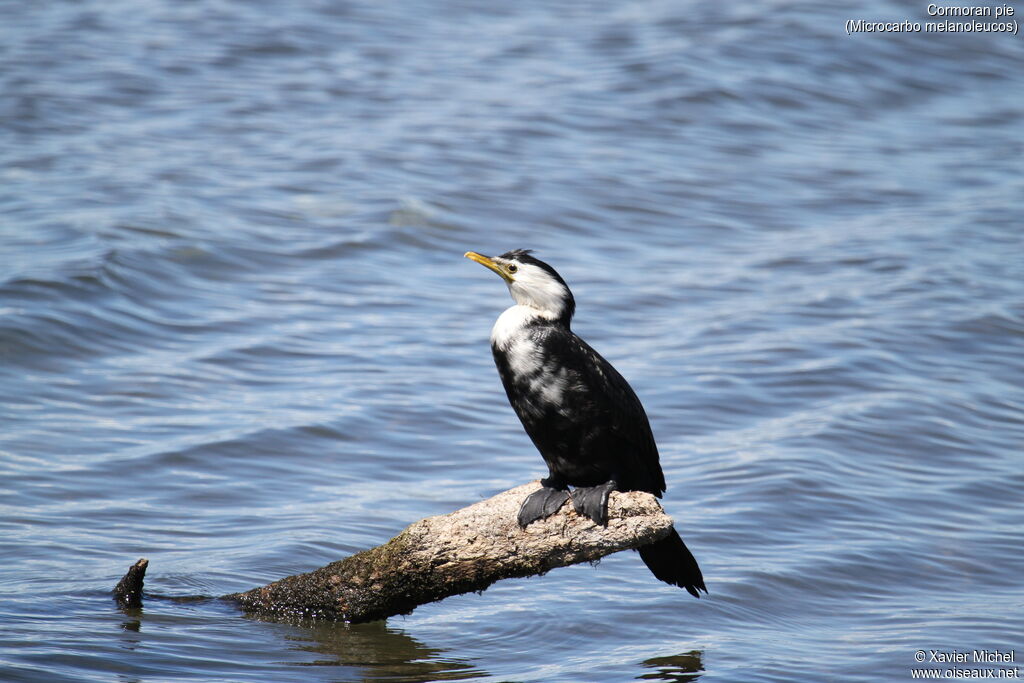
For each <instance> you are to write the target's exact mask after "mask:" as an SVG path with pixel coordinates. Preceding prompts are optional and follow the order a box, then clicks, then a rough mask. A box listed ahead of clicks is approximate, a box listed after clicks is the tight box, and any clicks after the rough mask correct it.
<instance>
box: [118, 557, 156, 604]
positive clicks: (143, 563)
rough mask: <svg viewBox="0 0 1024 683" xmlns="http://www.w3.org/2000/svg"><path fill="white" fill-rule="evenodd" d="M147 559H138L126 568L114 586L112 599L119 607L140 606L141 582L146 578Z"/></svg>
mask: <svg viewBox="0 0 1024 683" xmlns="http://www.w3.org/2000/svg"><path fill="white" fill-rule="evenodd" d="M148 566H149V560H147V559H146V558H144V557H143V558H142V559H140V560H139V561H138V562H136V563H135V564H133V565H132V566H131V567H129V568H128V573H126V574H125V575H124V576H123V577H122V578H121V580H120V581H119V582H118V583H117V585H116V586H115V587H114V599H115V600H117V605H118V607H120V608H121V609H135V608H137V607H142V584H143V581H144V579H145V578H146V567H148Z"/></svg>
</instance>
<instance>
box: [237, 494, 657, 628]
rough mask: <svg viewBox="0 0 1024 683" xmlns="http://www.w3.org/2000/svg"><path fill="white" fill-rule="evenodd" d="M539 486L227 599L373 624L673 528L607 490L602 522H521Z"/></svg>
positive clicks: (639, 498)
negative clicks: (519, 515)
mask: <svg viewBox="0 0 1024 683" xmlns="http://www.w3.org/2000/svg"><path fill="white" fill-rule="evenodd" d="M538 487H539V483H538V482H532V483H530V484H524V485H523V486H517V487H516V488H514V489H511V490H509V491H505V492H503V493H499V494H498V495H496V496H494V497H492V498H488V499H487V500H482V501H480V502H479V503H475V504H473V505H470V506H469V507H465V508H462V509H461V510H456V511H455V512H452V513H450V514H447V515H439V516H437V517H428V518H426V519H423V520H420V521H419V522H416V523H414V524H412V525H410V526H409V527H407V528H406V529H405V530H404V531H403V532H402V533H400V534H399V535H398V536H396V537H395V538H393V539H391V540H390V541H388V542H387V543H385V544H384V545H382V546H378V547H376V548H372V549H370V550H365V551H363V552H361V553H358V554H356V555H353V556H351V557H348V558H346V559H344V560H339V561H338V562H332V563H331V564H329V565H327V566H325V567H321V568H320V569H317V570H315V571H312V572H309V573H307V574H297V575H295V576H289V577H288V578H284V579H281V580H280V581H275V582H273V583H271V584H269V585H266V586H263V587H261V588H254V589H253V590H250V591H246V592H244V593H234V594H232V595H226V596H224V598H225V599H227V600H234V601H237V602H238V603H239V604H241V606H242V607H243V608H244V609H245V610H246V611H247V612H249V613H252V614H254V615H256V616H260V615H264V616H275V617H315V618H327V619H340V620H344V621H349V622H364V621H373V620H376V619H384V618H386V617H389V616H393V615H396V614H408V613H409V612H411V611H412V610H413V609H414V608H415V607H417V606H419V605H422V604H425V603H428V602H434V601H435V600H440V599H442V598H446V597H448V596H450V595H458V594H459V593H468V592H470V591H482V590H484V589H485V588H487V587H488V586H490V585H491V584H492V583H494V582H495V581H498V580H499V579H506V578H511V577H521V576H532V575H534V574H543V573H544V572H547V571H548V570H550V569H554V568H555V567H564V566H567V565H570V564H575V563H578V562H590V561H594V560H597V559H599V558H601V557H604V556H605V555H609V554H611V553H614V552H618V551H620V550H625V549H627V548H639V547H640V546H643V545H647V544H648V543H652V542H654V541H657V540H660V539H662V538H664V537H665V536H667V535H668V533H669V531H670V530H671V528H672V519H671V518H670V517H669V516H668V515H666V514H665V512H664V510H662V509H661V505H659V504H658V501H657V499H655V497H654V496H652V495H651V494H649V493H644V492H641V491H630V492H628V493H620V492H613V493H612V494H611V497H610V500H609V503H608V525H607V526H606V527H600V526H597V525H596V524H594V523H593V522H592V521H590V520H589V519H588V518H586V517H582V516H580V515H577V514H576V512H575V511H574V510H573V508H572V505H563V506H562V509H561V510H559V511H558V512H557V513H556V514H554V515H552V516H551V517H549V518H547V519H545V520H541V521H538V522H534V523H533V524H531V525H530V526H528V527H527V528H526V529H521V528H519V525H518V524H517V522H516V514H517V512H518V511H519V506H520V505H521V504H522V502H523V500H524V499H525V498H526V496H527V495H529V494H530V493H532V492H533V491H534V490H536V489H537V488H538Z"/></svg>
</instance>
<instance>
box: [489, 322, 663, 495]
mask: <svg viewBox="0 0 1024 683" xmlns="http://www.w3.org/2000/svg"><path fill="white" fill-rule="evenodd" d="M529 333H530V336H531V340H532V341H533V343H534V344H536V348H537V349H538V350H539V352H540V354H541V358H542V366H543V368H544V371H543V372H542V373H538V374H537V375H534V376H531V377H526V378H523V377H520V378H516V377H514V376H513V375H512V374H511V372H510V369H509V367H508V365H507V362H506V360H505V359H504V358H503V357H502V355H501V354H499V353H497V352H496V353H495V361H496V362H497V365H498V372H499V374H500V375H501V378H502V382H503V383H504V385H505V391H506V393H507V394H508V398H509V402H510V403H511V404H512V407H513V408H514V409H515V411H516V414H517V415H518V416H519V419H520V420H521V421H522V423H523V426H524V427H525V428H526V432H527V434H529V436H530V438H531V439H532V440H533V443H534V444H535V445H536V446H537V449H538V450H539V451H540V452H541V455H543V456H544V460H545V461H546V462H547V464H548V467H549V469H550V470H551V473H552V475H559V476H561V477H563V478H564V479H565V480H566V482H567V483H569V484H572V485H574V486H595V485H598V484H602V483H604V482H606V481H608V480H609V479H612V478H614V479H615V480H616V481H617V482H618V483H619V488H620V489H622V490H624V491H647V492H649V493H653V494H654V495H656V496H661V494H662V493H663V492H664V491H665V477H664V475H663V474H662V471H661V465H660V463H659V460H658V447H657V445H656V444H655V442H654V435H653V434H652V433H651V426H650V423H649V422H648V420H647V414H646V413H645V412H644V408H643V405H641V403H640V399H638V398H637V396H636V394H635V393H634V392H633V389H632V388H631V387H630V386H629V383H628V382H626V380H625V379H624V378H623V377H622V375H620V374H619V372H618V371H617V370H616V369H615V368H614V367H612V364H611V363H609V362H608V361H607V360H605V359H604V358H603V357H602V356H601V354H599V353H598V352H597V351H595V350H594V349H593V348H591V347H590V345H589V344H587V343H586V342H585V341H583V340H582V339H580V338H579V337H577V336H576V335H575V334H573V333H572V332H571V331H570V330H569V329H567V328H565V327H563V326H561V325H553V324H539V325H535V326H533V327H532V329H531V330H530V332H529ZM545 378H547V379H546V381H547V382H548V383H550V382H552V381H557V382H560V383H561V384H562V390H561V391H560V392H558V393H559V395H560V399H559V400H558V401H556V402H552V401H551V400H550V394H548V397H547V398H545V396H544V395H543V393H544V391H543V390H544V389H545Z"/></svg>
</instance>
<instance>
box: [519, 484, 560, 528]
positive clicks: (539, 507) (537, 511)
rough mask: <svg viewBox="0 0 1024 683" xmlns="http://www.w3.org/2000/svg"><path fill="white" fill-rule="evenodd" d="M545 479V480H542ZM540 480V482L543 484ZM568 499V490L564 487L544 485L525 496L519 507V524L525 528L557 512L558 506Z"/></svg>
mask: <svg viewBox="0 0 1024 683" xmlns="http://www.w3.org/2000/svg"><path fill="white" fill-rule="evenodd" d="M544 481H546V480H544ZM544 481H541V484H544ZM568 499H569V492H568V491H566V490H565V489H556V488H551V487H550V486H546V485H545V486H544V487H543V488H541V489H539V490H537V491H534V492H533V493H531V494H530V495H528V496H527V497H526V500H524V501H523V504H522V506H521V507H520V508H519V517H518V520H519V526H521V527H522V528H524V529H525V528H526V527H527V525H529V524H531V523H533V522H536V521H537V520H538V519H544V518H546V517H550V516H551V515H553V514H555V513H556V512H558V508H560V507H562V504H563V503H565V501H567V500H568Z"/></svg>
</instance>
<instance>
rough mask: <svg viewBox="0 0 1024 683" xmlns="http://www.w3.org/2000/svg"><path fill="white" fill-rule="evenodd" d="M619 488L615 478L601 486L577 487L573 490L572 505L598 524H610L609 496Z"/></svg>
mask: <svg viewBox="0 0 1024 683" xmlns="http://www.w3.org/2000/svg"><path fill="white" fill-rule="evenodd" d="M616 488H618V483H616V481H615V480H614V479H612V480H609V481H607V482H605V483H603V484H601V485H600V486H588V487H585V488H583V487H576V489H574V490H573V492H572V506H573V507H574V508H576V512H577V513H579V514H581V515H586V516H587V517H589V518H590V519H592V520H593V521H594V524H597V525H598V526H605V525H606V524H608V496H609V494H611V492H612V491H614V490H615V489H616Z"/></svg>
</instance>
